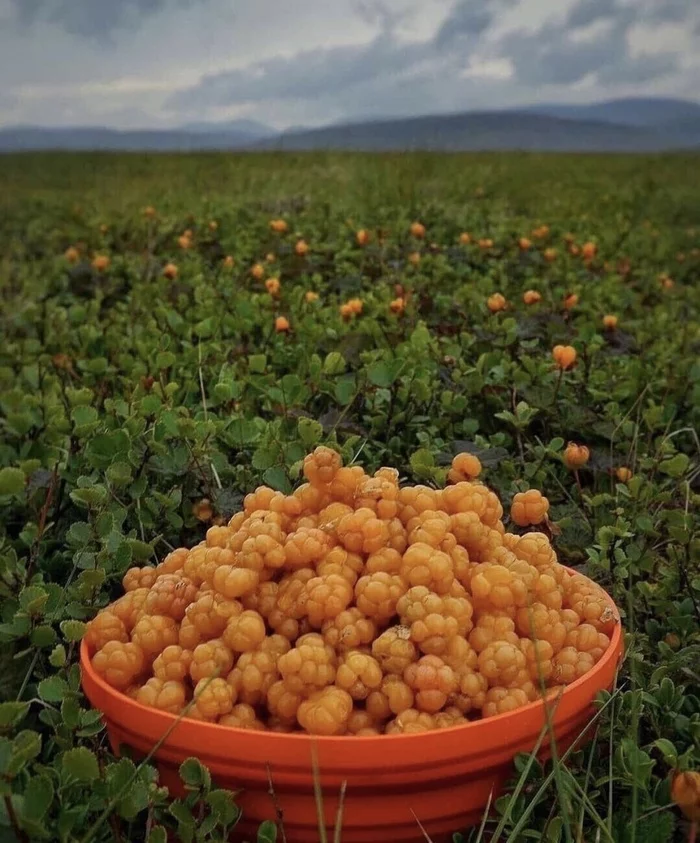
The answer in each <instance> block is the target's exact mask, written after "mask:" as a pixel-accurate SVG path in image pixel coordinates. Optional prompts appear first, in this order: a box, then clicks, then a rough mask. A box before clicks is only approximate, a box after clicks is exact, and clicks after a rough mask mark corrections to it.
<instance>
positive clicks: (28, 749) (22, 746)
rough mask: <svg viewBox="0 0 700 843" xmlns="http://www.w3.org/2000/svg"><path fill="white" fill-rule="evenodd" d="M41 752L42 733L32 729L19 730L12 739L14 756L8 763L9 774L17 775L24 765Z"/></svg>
mask: <svg viewBox="0 0 700 843" xmlns="http://www.w3.org/2000/svg"><path fill="white" fill-rule="evenodd" d="M40 752H41V735H40V734H39V733H38V732H35V731H33V730H32V729H24V730H23V731H21V732H19V733H18V734H17V736H16V737H15V739H14V740H13V741H12V758H11V759H10V763H9V765H8V775H9V774H11V775H13V776H14V775H16V774H17V773H18V772H19V771H20V770H22V769H23V768H24V766H25V765H26V764H27V763H28V762H29V761H31V760H32V758H36V756H37V755H38V754H39V753H40Z"/></svg>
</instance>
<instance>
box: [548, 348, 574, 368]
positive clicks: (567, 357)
mask: <svg viewBox="0 0 700 843" xmlns="http://www.w3.org/2000/svg"><path fill="white" fill-rule="evenodd" d="M576 356H577V355H576V349H575V348H574V347H573V346H572V345H555V346H554V348H553V349H552V357H553V358H554V362H555V363H556V364H557V367H558V368H559V369H570V368H571V367H572V366H574V365H575V364H576Z"/></svg>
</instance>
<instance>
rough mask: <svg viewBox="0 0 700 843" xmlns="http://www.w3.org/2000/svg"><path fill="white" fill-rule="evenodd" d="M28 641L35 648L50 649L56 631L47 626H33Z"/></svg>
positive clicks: (53, 642) (54, 640)
mask: <svg viewBox="0 0 700 843" xmlns="http://www.w3.org/2000/svg"><path fill="white" fill-rule="evenodd" d="M29 640H30V641H31V642H32V644H33V645H34V646H35V647H50V646H52V645H53V644H55V642H56V630H55V629H54V628H53V627H52V626H48V624H42V625H41V626H35V627H34V629H33V630H32V634H31V636H30V637H29Z"/></svg>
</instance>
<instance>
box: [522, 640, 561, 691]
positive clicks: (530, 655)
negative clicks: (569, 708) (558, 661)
mask: <svg viewBox="0 0 700 843" xmlns="http://www.w3.org/2000/svg"><path fill="white" fill-rule="evenodd" d="M519 646H520V651H521V653H522V654H523V655H524V656H525V661H526V667H527V672H528V676H529V678H530V679H531V680H532V681H533V682H536V683H537V684H541V683H542V682H546V681H547V680H548V679H549V678H550V676H551V675H552V672H553V670H554V664H553V662H552V659H553V658H554V647H552V645H551V644H550V643H549V641H545V640H544V639H542V638H538V639H537V640H536V641H531V640H530V639H529V638H521V639H520V642H519Z"/></svg>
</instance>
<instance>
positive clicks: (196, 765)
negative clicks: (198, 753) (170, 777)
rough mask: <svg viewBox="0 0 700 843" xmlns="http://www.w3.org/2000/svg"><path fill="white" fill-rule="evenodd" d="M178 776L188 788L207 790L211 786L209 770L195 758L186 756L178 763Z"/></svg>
mask: <svg viewBox="0 0 700 843" xmlns="http://www.w3.org/2000/svg"><path fill="white" fill-rule="evenodd" d="M180 778H181V779H182V781H183V782H184V783H185V784H186V785H187V786H188V787H190V788H195V789H197V790H202V789H203V790H208V789H209V788H210V787H211V775H210V773H209V770H207V768H206V767H205V766H204V765H203V764H202V763H201V761H199V759H197V758H187V759H185V760H184V761H183V762H182V764H180Z"/></svg>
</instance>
